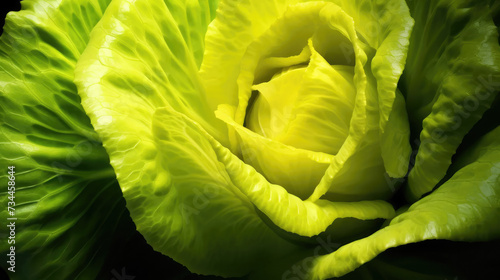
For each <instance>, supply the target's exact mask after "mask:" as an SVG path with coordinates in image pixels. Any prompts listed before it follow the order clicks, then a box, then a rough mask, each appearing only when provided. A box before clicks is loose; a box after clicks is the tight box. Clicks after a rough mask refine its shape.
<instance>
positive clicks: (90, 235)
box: [0, 0, 134, 279]
mask: <svg viewBox="0 0 500 280" xmlns="http://www.w3.org/2000/svg"><path fill="white" fill-rule="evenodd" d="M108 2H109V1H106V0H100V1H95V0H93V1H65V0H52V1H23V2H22V6H23V10H22V11H20V12H15V13H10V14H9V15H8V16H7V19H6V22H7V23H6V25H5V27H4V33H3V34H2V37H1V38H0V81H1V82H0V166H1V167H2V174H0V182H1V184H2V186H4V187H2V191H1V192H0V203H1V204H2V210H1V212H0V218H1V219H2V221H4V222H5V221H7V218H8V217H11V216H10V214H9V212H8V208H7V202H10V201H11V200H10V199H9V196H10V194H8V192H7V187H6V186H7V182H8V173H7V171H8V169H7V167H8V166H15V172H16V173H15V174H14V175H15V183H16V192H15V194H14V196H15V198H14V199H13V200H14V202H15V203H16V205H15V207H14V208H15V211H14V213H15V215H14V217H15V218H17V220H16V221H15V223H16V238H15V242H16V243H15V244H9V243H8V242H7V237H8V236H9V231H8V228H7V227H6V226H5V224H3V226H2V228H1V230H0V234H1V237H2V240H3V242H1V244H0V251H1V257H0V260H1V263H2V267H6V266H8V264H7V262H6V259H7V258H8V256H7V253H8V252H9V247H10V246H15V248H16V271H15V273H12V274H11V276H12V277H13V278H14V277H15V279H94V278H96V277H97V275H99V274H100V273H102V271H101V269H102V268H103V265H104V263H105V262H106V261H107V258H108V257H109V254H110V252H109V251H110V248H111V247H112V246H116V244H115V242H120V241H123V240H127V238H128V237H129V236H131V235H132V234H133V233H134V226H133V224H132V221H131V220H130V217H129V216H128V212H127V210H126V208H125V201H124V199H123V198H122V195H121V192H120V189H119V187H118V183H117V181H116V179H115V175H114V172H113V169H112V167H111V166H110V164H109V158H108V155H107V153H106V151H105V150H104V148H103V147H102V144H101V142H100V141H99V138H98V136H97V134H96V133H95V132H94V130H93V128H92V126H91V124H90V120H89V119H88V117H87V116H86V115H85V112H84V111H83V108H82V107H81V105H80V97H79V96H78V94H77V92H76V87H75V85H74V84H73V82H72V80H73V68H74V66H75V64H76V60H77V59H78V57H79V56H80V53H81V52H82V51H83V49H84V48H85V46H86V44H87V41H88V39H89V32H90V30H91V29H92V28H93V26H94V25H95V24H96V23H97V21H98V20H99V19H100V17H101V16H102V13H103V10H104V9H105V8H106V6H107V4H108ZM7 222H11V221H7ZM122 238H124V239H122ZM105 274H106V275H110V274H109V271H106V272H105Z"/></svg>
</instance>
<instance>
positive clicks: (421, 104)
mask: <svg viewBox="0 0 500 280" xmlns="http://www.w3.org/2000/svg"><path fill="white" fill-rule="evenodd" d="M490 2H491V1H471V0H461V1H449V0H440V1H428V0H425V1H408V3H409V5H410V9H411V12H412V16H413V18H414V19H415V22H416V23H415V29H414V31H413V34H412V38H411V43H410V49H409V53H408V63H407V66H406V68H405V73H404V75H403V77H402V83H401V86H400V88H401V90H402V91H403V92H404V94H405V96H406V99H407V107H408V114H409V116H410V121H411V123H412V131H414V133H415V134H418V133H419V134H420V140H419V141H418V143H416V144H418V145H419V147H418V153H417V156H416V159H415V164H414V167H413V169H412V170H411V172H410V174H409V178H408V181H409V183H408V184H409V188H408V189H407V193H408V195H407V196H408V198H409V199H411V200H413V201H414V200H417V199H418V198H420V197H421V196H422V195H423V194H425V193H427V192H430V191H431V190H432V189H433V188H434V187H435V186H436V185H437V183H438V182H439V181H440V180H441V179H442V178H443V177H444V176H445V174H446V170H447V169H448V167H449V166H450V164H451V158H452V156H453V154H454V153H455V151H456V149H457V148H458V146H459V145H460V143H461V142H462V139H463V137H464V136H465V135H466V134H467V133H468V132H469V130H470V129H471V128H472V127H473V126H474V124H476V122H477V121H478V120H479V119H481V117H482V116H483V113H484V112H485V111H486V110H487V109H488V108H489V107H490V105H491V103H492V102H493V100H494V99H495V96H496V95H497V94H498V91H499V90H500V46H499V44H498V30H497V27H496V26H495V24H494V22H493V19H492V12H493V10H494V9H492V7H491V6H490V5H491V4H490ZM491 3H492V2H491ZM497 7H498V5H497ZM415 136H416V135H415Z"/></svg>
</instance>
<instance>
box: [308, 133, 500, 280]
mask: <svg viewBox="0 0 500 280" xmlns="http://www.w3.org/2000/svg"><path fill="white" fill-rule="evenodd" d="M499 139H500V127H498V128H496V129H495V130H494V131H492V132H490V133H489V134H487V135H486V136H485V137H484V138H482V139H481V141H478V143H477V144H476V145H475V146H474V147H472V148H471V151H470V153H469V154H468V155H466V157H467V158H466V159H463V161H462V162H470V164H467V165H465V167H463V168H462V169H460V170H459V171H457V172H456V173H455V174H454V175H453V177H452V178H451V179H450V180H449V181H447V182H446V183H444V184H443V185H442V186H440V187H439V188H438V189H437V190H436V191H434V192H433V193H432V194H430V195H428V196H426V197H424V198H422V199H420V200H419V201H418V202H416V203H414V204H413V205H411V207H410V208H409V209H408V210H407V211H405V212H404V213H402V214H400V215H398V216H396V217H395V218H394V219H393V220H392V221H391V222H390V224H389V225H388V226H387V227H385V228H382V229H380V230H379V231H377V232H375V233H374V234H372V235H371V236H369V237H366V238H363V239H360V240H357V241H354V242H352V243H349V244H347V245H345V246H343V247H341V248H339V249H338V250H337V251H335V252H333V253H331V254H329V255H325V256H320V257H317V258H315V259H314V261H313V262H314V265H313V266H312V268H311V270H310V277H311V279H325V278H329V277H339V276H342V275H344V274H346V273H348V272H350V271H352V270H353V269H355V268H357V267H358V266H360V265H362V264H363V263H366V262H368V261H370V260H371V259H373V258H374V257H375V256H377V255H378V254H380V253H381V252H383V251H384V250H387V249H388V248H392V247H397V246H400V245H404V244H408V243H414V242H419V241H423V240H429V239H447V240H452V241H488V240H494V239H499V238H500V222H499V220H498V216H499V215H500V199H499V197H500V141H499Z"/></svg>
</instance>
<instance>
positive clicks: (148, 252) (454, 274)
mask: <svg viewBox="0 0 500 280" xmlns="http://www.w3.org/2000/svg"><path fill="white" fill-rule="evenodd" d="M0 1H1V2H0V20H1V21H0V24H1V26H2V32H3V25H4V22H5V15H6V14H7V12H9V11H18V10H20V9H21V5H20V1H16V0H0ZM499 219H500V217H499ZM2 266H3V265H2ZM121 267H126V268H127V274H129V275H134V276H135V278H134V280H143V279H144V280H150V279H166V278H165V272H168V275H169V276H168V278H167V279H171V280H174V279H175V280H194V279H199V280H212V279H223V278H219V277H203V276H198V275H194V274H191V273H190V272H189V271H188V270H187V269H186V268H185V267H184V266H182V265H180V264H178V263H176V262H174V261H173V260H172V259H170V258H168V257H166V256H164V255H162V254H160V253H158V252H155V251H154V250H153V249H152V248H151V247H150V246H149V245H148V244H147V243H146V241H145V240H144V238H143V237H142V236H141V235H140V233H138V232H135V235H134V236H133V237H132V238H130V239H128V238H127V239H124V240H123V243H122V244H120V246H116V248H113V251H112V252H111V255H110V258H109V260H108V262H107V263H106V264H105V266H104V267H103V269H102V274H101V276H100V278H102V279H106V280H107V279H111V278H112V277H113V276H112V275H110V274H109V271H110V270H111V269H117V270H118V271H120V269H121ZM24 269H29V268H24ZM360 270H367V271H368V273H369V274H370V275H371V277H372V279H382V280H384V279H387V280H388V279H405V280H406V279H409V278H408V277H410V278H411V276H412V275H413V276H414V277H417V278H411V279H420V278H418V277H420V276H418V275H420V274H422V277H423V278H424V277H425V275H440V276H438V277H437V278H433V279H442V280H445V279H448V280H465V279H470V280H476V279H500V241H494V242H479V243H466V242H451V241H443V240H440V241H426V242H421V243H418V244H410V245H406V246H402V247H400V248H394V249H389V250H388V251H386V252H384V253H382V254H381V255H380V256H379V257H377V258H376V259H375V260H374V261H372V262H370V263H368V265H365V266H363V267H362V268H361V269H360ZM415 275H417V276H415ZM3 279H8V278H7V275H6V273H5V271H2V270H1V269H0V280H3ZM356 279H357V278H356ZM20 280H24V279H20ZM54 280H59V279H54ZM262 280H267V279H262ZM270 280H273V279H270Z"/></svg>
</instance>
